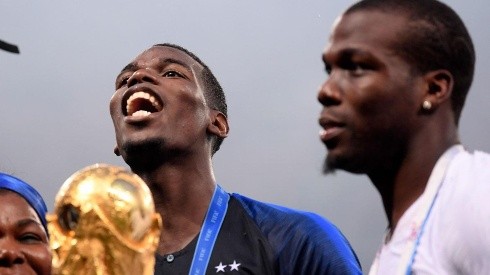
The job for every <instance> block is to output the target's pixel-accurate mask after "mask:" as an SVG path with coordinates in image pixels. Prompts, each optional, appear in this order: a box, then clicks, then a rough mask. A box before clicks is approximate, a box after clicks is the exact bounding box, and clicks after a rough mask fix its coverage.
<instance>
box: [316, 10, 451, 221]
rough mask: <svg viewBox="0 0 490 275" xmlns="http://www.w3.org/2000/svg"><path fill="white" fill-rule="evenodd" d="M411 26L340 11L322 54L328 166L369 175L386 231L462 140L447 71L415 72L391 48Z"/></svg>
mask: <svg viewBox="0 0 490 275" xmlns="http://www.w3.org/2000/svg"><path fill="white" fill-rule="evenodd" d="M386 22H390V23H389V24H386ZM408 25H409V22H408V19H407V18H406V17H405V16H404V15H403V14H388V13H383V12H380V11H356V12H353V13H350V14H347V15H343V16H342V17H340V19H339V21H337V22H336V24H335V26H334V29H333V32H332V34H331V37H330V39H329V43H328V45H327V47H326V49H325V51H324V53H323V60H324V63H325V66H326V70H327V72H328V73H329V78H328V79H327V80H326V81H325V83H324V84H323V85H322V86H321V88H320V91H319V93H318V100H319V101H320V103H321V104H322V105H323V107H324V108H323V110H322V112H321V115H320V120H319V122H320V125H321V126H322V128H323V129H322V131H321V132H320V138H321V140H322V141H323V143H324V144H325V145H326V147H327V148H328V156H327V159H326V163H327V166H328V169H327V172H328V171H331V170H334V169H343V170H346V171H349V172H352V173H362V174H367V175H368V176H369V178H370V179H371V181H372V182H373V184H374V186H375V187H376V188H377V190H378V191H379V193H380V194H381V197H382V200H383V205H384V208H385V212H386V215H387V217H388V220H389V227H390V229H391V230H394V228H395V227H396V225H397V223H398V221H399V219H400V217H401V216H402V215H403V213H404V212H405V211H406V210H407V208H408V207H409V206H410V205H411V204H412V203H413V202H414V201H415V200H416V199H417V198H418V197H419V196H420V195H421V194H422V193H423V191H424V189H425V186H426V184H427V181H428V179H429V176H430V174H431V171H432V168H433V167H434V165H435V163H436V161H437V159H438V158H439V157H440V156H441V155H442V154H443V153H444V152H445V151H446V150H447V149H448V148H449V147H450V146H452V145H454V144H457V143H459V139H458V134H457V127H456V124H455V121H454V118H453V116H454V115H453V110H452V108H451V103H450V96H451V92H452V88H453V77H452V75H451V73H450V72H449V71H447V70H442V69H441V70H435V71H430V72H426V73H421V72H418V71H417V70H416V69H415V68H414V67H413V65H411V64H410V63H409V62H408V61H406V60H404V59H403V58H402V57H400V56H399V55H397V54H396V52H395V51H394V47H393V45H394V44H395V42H396V41H397V39H399V37H400V36H402V35H403V33H404V29H405V28H406V27H407V26H408ZM428 58H430V57H428ZM424 101H430V103H431V104H432V108H431V109H430V110H424V109H423V108H422V104H423V102H424Z"/></svg>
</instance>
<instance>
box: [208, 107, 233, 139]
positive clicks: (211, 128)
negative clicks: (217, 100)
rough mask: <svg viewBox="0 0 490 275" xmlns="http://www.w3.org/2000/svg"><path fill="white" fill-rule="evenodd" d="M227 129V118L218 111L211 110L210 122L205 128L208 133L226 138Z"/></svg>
mask: <svg viewBox="0 0 490 275" xmlns="http://www.w3.org/2000/svg"><path fill="white" fill-rule="evenodd" d="M229 130H230V128H229V127H228V118H227V117H226V116H225V115H224V114H223V113H222V112H220V111H217V110H211V112H210V122H209V125H208V129H207V131H208V133H210V134H213V135H215V136H217V137H220V138H226V137H227V136H228V131H229Z"/></svg>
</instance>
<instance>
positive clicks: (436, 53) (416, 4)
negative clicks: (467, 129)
mask: <svg viewBox="0 0 490 275" xmlns="http://www.w3.org/2000/svg"><path fill="white" fill-rule="evenodd" d="M356 11H381V12H386V13H392V14H399V15H402V16H405V17H406V18H408V19H409V24H408V25H407V26H406V28H405V29H404V30H403V33H400V34H399V38H400V39H399V40H398V43H397V44H396V45H394V48H395V49H396V54H398V55H400V56H401V57H403V58H404V59H405V60H406V61H407V62H409V63H410V64H411V65H413V67H414V69H415V70H418V71H419V72H420V73H426V72H429V71H433V70H438V69H445V70H448V71H449V72H450V73H451V74H452V75H453V77H454V87H453V91H452V95H451V104H452V107H453V110H454V117H455V121H456V124H458V122H459V118H460V115H461V111H462V109H463V105H464V102H465V99H466V95H467V94H468V91H469V89H470V86H471V83H472V81H473V73H474V70H475V49H474V46H473V42H472V40H471V37H470V34H469V32H468V30H467V29H466V27H465V25H464V23H463V21H462V20H461V18H460V17H459V16H458V15H457V14H456V12H455V11H454V10H453V9H451V8H450V7H448V6H447V5H446V4H444V3H441V2H439V1H436V0H429V1H427V0H406V1H404V0H401V1H400V0H364V1H360V2H358V3H356V4H354V5H353V6H351V7H350V8H349V9H348V10H347V11H346V12H345V14H349V13H353V12H356Z"/></svg>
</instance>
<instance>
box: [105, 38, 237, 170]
mask: <svg viewBox="0 0 490 275" xmlns="http://www.w3.org/2000/svg"><path fill="white" fill-rule="evenodd" d="M110 111H111V116H112V120H113V122H114V127H115V131H116V141H117V146H116V149H115V151H116V153H120V154H121V155H122V156H123V158H124V159H125V160H126V162H128V164H130V165H131V167H132V168H135V167H133V166H138V165H147V164H148V163H152V162H153V163H155V162H158V161H159V160H158V159H161V158H166V157H169V156H171V155H172V154H173V153H177V154H181V153H183V152H191V151H197V150H208V149H209V150H208V151H209V154H210V155H212V154H214V153H215V152H216V151H217V150H218V149H219V146H220V144H221V142H222V141H223V139H224V138H225V137H226V135H227V133H228V123H227V117H226V115H227V114H226V113H227V107H226V101H225V97H224V93H223V90H222V89H221V87H220V85H219V83H218V81H217V80H216V78H215V77H214V75H213V74H212V72H211V71H210V70H209V68H208V67H207V66H206V65H205V64H204V63H203V62H202V61H201V60H199V58H197V57H196V56H195V55H194V54H192V53H190V52H189V51H187V50H185V49H183V48H182V47H179V46H176V45H171V44H159V45H155V46H153V47H151V48H149V49H148V50H146V51H144V52H143V53H141V54H140V55H138V56H137V57H136V58H135V59H134V60H133V61H132V62H131V63H129V64H128V65H127V66H126V67H125V68H124V69H123V70H122V71H121V73H120V74H119V75H118V77H117V79H116V92H115V93H114V95H113V97H112V98H111V104H110ZM203 148H204V149H203ZM162 152H164V153H162ZM179 152H180V153H179ZM141 161H143V162H141Z"/></svg>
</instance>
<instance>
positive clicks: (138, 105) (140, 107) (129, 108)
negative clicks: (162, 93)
mask: <svg viewBox="0 0 490 275" xmlns="http://www.w3.org/2000/svg"><path fill="white" fill-rule="evenodd" d="M162 109H163V107H162V104H161V103H160V101H159V100H158V99H157V98H156V97H154V96H152V95H151V94H149V93H147V92H136V93H134V94H132V95H131V96H130V97H129V98H128V100H127V101H126V115H127V116H133V117H144V116H149V115H150V114H152V113H156V112H159V111H161V110H162Z"/></svg>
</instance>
